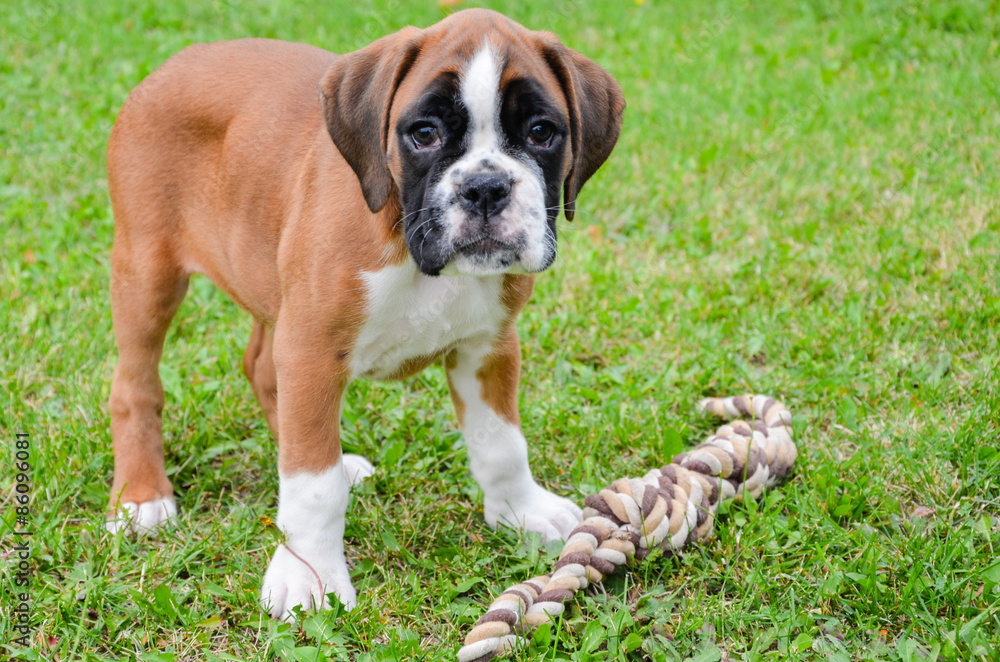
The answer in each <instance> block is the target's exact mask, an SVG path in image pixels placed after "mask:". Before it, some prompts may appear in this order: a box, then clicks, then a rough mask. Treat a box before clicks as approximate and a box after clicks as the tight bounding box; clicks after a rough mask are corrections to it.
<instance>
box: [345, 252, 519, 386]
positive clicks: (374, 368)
mask: <svg viewBox="0 0 1000 662" xmlns="http://www.w3.org/2000/svg"><path fill="white" fill-rule="evenodd" d="M502 278H503V277H502V276H470V275H453V276H443V275H442V276H427V275H425V274H423V273H421V272H420V270H419V269H417V265H416V264H415V263H414V262H413V261H412V260H407V261H406V262H405V263H403V264H401V265H398V266H391V267H385V268H383V269H381V270H379V271H376V272H366V273H365V274H364V275H363V279H364V281H365V287H366V289H367V292H366V298H367V303H368V308H367V319H366V321H365V325H364V326H363V327H362V329H361V333H360V335H359V336H358V341H357V344H356V345H355V348H354V352H353V360H352V362H351V372H352V375H353V376H354V377H370V378H373V379H379V378H386V377H389V376H391V375H392V374H394V373H396V372H397V371H398V370H399V369H400V367H401V366H402V365H403V364H405V363H406V362H407V361H410V360H413V359H420V358H422V357H427V356H433V355H437V354H439V353H441V352H443V351H444V350H446V349H448V348H450V347H454V346H457V345H460V344H462V343H463V342H474V341H481V340H485V339H487V338H491V337H493V336H495V335H496V333H497V331H498V330H499V328H500V324H501V323H502V322H503V320H504V318H505V317H506V315H507V312H506V310H504V308H503V306H502V305H501V303H500V289H501V285H502Z"/></svg>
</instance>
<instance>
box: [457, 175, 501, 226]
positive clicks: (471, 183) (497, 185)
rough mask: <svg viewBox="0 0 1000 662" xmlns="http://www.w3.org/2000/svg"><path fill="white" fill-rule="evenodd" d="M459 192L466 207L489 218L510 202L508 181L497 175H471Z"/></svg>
mask: <svg viewBox="0 0 1000 662" xmlns="http://www.w3.org/2000/svg"><path fill="white" fill-rule="evenodd" d="M460 192H461V194H462V204H463V205H464V206H465V208H466V209H468V210H469V211H471V212H473V213H475V214H477V215H478V214H482V215H483V216H484V217H485V218H489V217H490V216H493V215H494V214H496V213H499V212H500V211H501V210H502V209H503V208H504V207H506V206H507V203H508V202H510V181H508V180H507V178H506V177H501V176H499V175H492V174H490V175H473V176H471V177H469V178H468V179H466V180H465V183H463V184H462V189H461V191H460Z"/></svg>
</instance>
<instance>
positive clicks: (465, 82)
mask: <svg viewBox="0 0 1000 662" xmlns="http://www.w3.org/2000/svg"><path fill="white" fill-rule="evenodd" d="M461 94H462V103H463V104H464V105H465V109H466V110H467V111H468V113H469V132H468V135H469V143H468V149H469V150H474V149H491V148H496V147H497V146H498V145H499V137H500V60H499V58H498V57H497V54H496V52H495V51H494V50H493V47H492V46H491V45H490V43H489V41H484V43H483V47H482V48H480V49H479V50H478V51H477V52H476V54H475V55H474V56H473V57H472V59H471V60H469V62H468V64H466V66H465V70H464V71H463V72H462V77H461Z"/></svg>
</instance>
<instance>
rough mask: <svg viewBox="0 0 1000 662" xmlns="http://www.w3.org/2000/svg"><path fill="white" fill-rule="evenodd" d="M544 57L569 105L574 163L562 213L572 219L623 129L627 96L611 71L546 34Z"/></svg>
mask: <svg viewBox="0 0 1000 662" xmlns="http://www.w3.org/2000/svg"><path fill="white" fill-rule="evenodd" d="M547 36H549V37H550V39H551V41H549V43H547V44H546V47H545V57H546V59H547V60H548V62H549V66H550V67H552V71H553V72H554V73H555V75H556V78H557V79H558V80H559V84H560V85H561V86H562V88H563V94H565V95H566V103H567V105H568V106H569V125H570V145H571V147H572V150H573V155H572V158H573V162H572V164H571V166H570V170H569V174H568V175H567V176H566V181H565V182H564V183H563V213H564V214H565V215H566V220H567V221H572V220H573V212H574V210H575V208H576V196H577V195H578V194H579V193H580V189H582V188H583V185H584V184H585V183H586V182H587V180H588V179H590V177H591V175H593V174H594V173H595V172H597V169H598V168H600V167H601V165H602V164H603V163H604V162H605V161H606V160H607V158H608V156H609V155H610V154H611V150H612V149H614V146H615V143H616V142H618V135H619V134H620V133H621V129H622V113H623V112H624V111H625V97H624V96H623V95H622V89H621V87H620V86H619V85H618V81H616V80H615V79H614V78H613V77H612V76H611V74H609V73H608V72H607V71H605V70H604V69H602V68H601V67H600V66H599V65H597V64H595V63H593V62H591V61H590V60H588V59H587V58H585V57H583V56H582V55H580V54H579V53H577V52H576V51H574V50H572V49H569V48H566V47H565V46H563V45H562V44H561V43H559V42H558V40H557V39H556V38H555V36H554V35H547Z"/></svg>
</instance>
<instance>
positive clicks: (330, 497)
mask: <svg viewBox="0 0 1000 662" xmlns="http://www.w3.org/2000/svg"><path fill="white" fill-rule="evenodd" d="M337 341H338V339H337V338H335V337H330V336H329V335H328V334H326V333H323V331H322V330H321V329H318V328H315V327H312V326H310V325H306V324H303V325H301V326H300V325H297V324H295V323H293V322H292V321H291V320H287V321H286V320H283V319H282V320H279V322H278V325H277V327H276V330H275V337H274V362H275V368H276V370H277V375H278V426H279V434H278V439H279V444H278V472H279V479H280V483H279V491H278V516H277V525H278V527H279V528H280V529H281V530H282V532H283V533H284V535H285V542H284V544H281V545H278V549H277V551H275V553H274V558H273V559H271V564H270V566H268V569H267V573H266V574H265V575H264V584H263V587H262V589H261V598H260V599H261V604H262V605H263V606H264V608H265V609H267V610H268V611H269V612H270V613H271V615H272V616H274V617H275V618H281V619H288V618H290V617H292V616H293V613H292V609H293V608H294V607H295V606H296V605H300V606H301V607H302V608H303V609H309V608H313V607H315V608H317V609H325V608H327V607H329V602H328V600H327V597H326V596H327V594H328V593H331V592H332V593H336V595H337V597H338V598H339V599H340V601H341V603H343V604H344V605H345V606H346V607H347V608H348V609H350V608H352V607H353V606H354V605H355V604H356V602H357V594H356V593H355V591H354V587H353V586H352V585H351V577H350V574H349V573H348V569H347V563H346V560H345V558H344V519H345V516H346V513H347V503H348V493H349V491H350V487H351V484H352V483H353V482H357V481H358V480H360V479H362V478H364V477H365V476H367V475H369V474H370V473H371V465H370V464H368V463H367V461H366V460H364V458H359V457H358V456H352V455H347V456H344V455H341V452H340V405H341V397H342V395H343V393H344V391H345V389H346V388H347V385H348V382H349V378H348V376H349V372H348V365H347V359H346V358H344V357H346V356H348V355H349V353H348V352H346V351H342V348H340V347H338V345H337Z"/></svg>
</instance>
